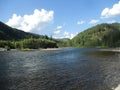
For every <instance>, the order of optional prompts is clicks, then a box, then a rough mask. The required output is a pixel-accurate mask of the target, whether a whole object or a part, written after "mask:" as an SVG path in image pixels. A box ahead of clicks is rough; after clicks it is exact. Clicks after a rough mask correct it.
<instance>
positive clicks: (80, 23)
mask: <svg viewBox="0 0 120 90" xmlns="http://www.w3.org/2000/svg"><path fill="white" fill-rule="evenodd" d="M84 23H85V21H78V22H77V24H78V25H82V24H84Z"/></svg>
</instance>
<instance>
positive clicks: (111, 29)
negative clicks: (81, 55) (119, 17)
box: [71, 23, 120, 47]
mask: <svg viewBox="0 0 120 90" xmlns="http://www.w3.org/2000/svg"><path fill="white" fill-rule="evenodd" d="M71 42H72V46H74V47H120V23H112V24H107V23H103V24H99V25H96V26H94V27H92V28H89V29H87V30H85V31H83V32H81V33H79V34H78V35H76V36H75V37H74V38H73V39H72V40H71Z"/></svg>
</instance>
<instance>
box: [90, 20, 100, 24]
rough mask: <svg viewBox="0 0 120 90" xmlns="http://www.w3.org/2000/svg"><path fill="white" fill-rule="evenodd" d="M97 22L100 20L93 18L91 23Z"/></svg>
mask: <svg viewBox="0 0 120 90" xmlns="http://www.w3.org/2000/svg"><path fill="white" fill-rule="evenodd" d="M97 22H99V20H97V19H93V20H91V21H90V22H89V24H96V23H97Z"/></svg>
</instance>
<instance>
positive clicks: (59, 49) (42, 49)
mask: <svg viewBox="0 0 120 90" xmlns="http://www.w3.org/2000/svg"><path fill="white" fill-rule="evenodd" d="M61 49H63V48H46V49H40V50H44V51H48V50H61Z"/></svg>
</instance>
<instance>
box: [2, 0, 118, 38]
mask: <svg viewBox="0 0 120 90" xmlns="http://www.w3.org/2000/svg"><path fill="white" fill-rule="evenodd" d="M0 12H1V13H0V21H2V22H4V23H6V24H8V25H9V26H12V27H14V28H18V29H22V30H23V31H26V32H33V33H37V34H44V35H45V34H46V35H48V36H51V35H52V36H53V37H55V38H72V37H74V36H75V35H76V34H77V33H79V32H81V31H84V30H85V29H87V28H90V27H92V26H95V25H96V24H100V23H113V22H120V0H1V1H0Z"/></svg>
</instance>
